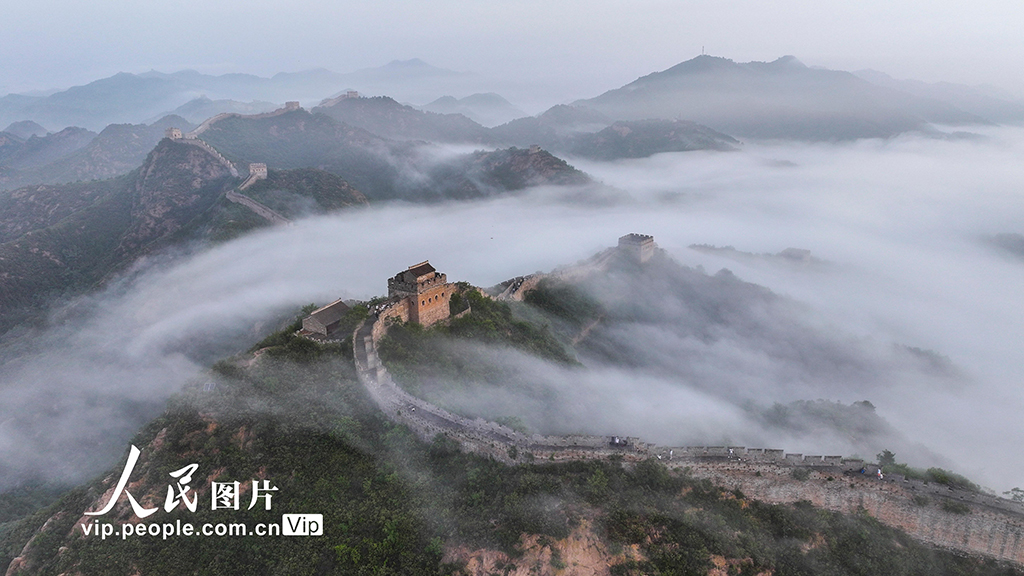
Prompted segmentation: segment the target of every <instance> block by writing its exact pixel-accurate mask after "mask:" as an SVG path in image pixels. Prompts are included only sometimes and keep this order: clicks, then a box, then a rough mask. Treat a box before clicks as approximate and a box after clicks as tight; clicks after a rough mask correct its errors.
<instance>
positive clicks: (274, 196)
mask: <svg viewBox="0 0 1024 576" xmlns="http://www.w3.org/2000/svg"><path fill="white" fill-rule="evenodd" d="M243 194H245V195H246V196H249V197H250V198H252V199H253V200H256V201H257V202H261V203H263V204H265V205H266V206H268V207H270V208H271V209H272V210H275V211H277V212H278V213H280V214H281V215H283V216H285V217H286V218H298V217H301V216H305V215H307V214H310V213H318V212H332V211H335V210H341V209H344V208H350V207H352V206H356V205H365V204H366V203H367V201H366V197H365V196H363V195H362V194H361V193H360V192H359V191H358V190H356V189H355V188H353V187H352V186H351V185H349V183H348V182H346V181H345V180H343V179H342V178H341V177H340V176H337V175H335V174H331V173H330V172H325V171H323V170H317V169H315V168H300V169H295V170H271V171H270V173H269V174H268V176H267V179H266V180H259V181H257V182H256V183H255V184H253V185H252V186H250V187H249V188H247V189H246V190H245V191H244V192H243Z"/></svg>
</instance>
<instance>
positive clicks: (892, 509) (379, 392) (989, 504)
mask: <svg viewBox="0 0 1024 576" xmlns="http://www.w3.org/2000/svg"><path fill="white" fill-rule="evenodd" d="M342 97H345V96H342ZM349 97H351V96H349ZM297 108H298V103H295V102H290V103H288V105H287V106H286V107H285V108H282V109H279V110H275V111H274V112H268V113H265V114H257V115H251V116H242V115H240V114H220V115H218V116H214V117H213V118H210V119H208V120H206V121H205V122H203V123H202V124H201V125H200V126H199V127H198V128H197V129H196V130H194V131H192V132H190V133H189V134H187V135H184V136H183V135H182V134H181V132H180V131H178V130H177V129H169V130H168V137H170V138H172V139H174V140H177V141H180V142H185V143H187V144H191V145H194V146H199V147H201V148H203V149H204V150H206V151H207V152H209V153H210V154H212V155H213V156H214V157H215V158H216V159H217V160H218V161H219V162H221V163H222V164H224V165H225V166H227V167H228V168H229V170H230V172H231V174H232V176H235V177H238V171H237V169H236V168H235V167H234V165H233V164H231V162H229V161H228V160H227V159H226V158H224V157H223V156H222V155H221V154H220V153H219V152H217V150H215V149H214V148H213V147H212V146H210V145H209V144H207V143H206V142H204V141H202V140H200V139H199V138H198V136H199V134H202V133H203V132H204V131H205V130H207V129H208V128H209V127H210V126H211V125H212V124H214V123H216V122H218V121H220V120H223V119H225V118H228V117H234V116H239V117H246V118H263V117H272V116H277V115H280V114H283V113H286V112H288V111H291V110H294V109H297ZM172 130H174V131H175V132H176V133H174V134H172ZM266 176H267V174H266V166H265V165H259V164H252V165H250V171H249V175H248V176H247V178H246V179H245V181H244V182H243V183H242V184H241V185H239V187H238V188H237V190H238V191H237V192H236V191H234V190H232V191H230V192H228V193H227V195H226V197H227V199H228V200H229V201H231V202H236V203H239V204H241V205H244V206H246V207H247V208H249V209H250V210H252V211H253V212H254V213H256V214H258V215H259V216H261V217H263V218H265V219H266V220H268V221H269V222H271V223H274V224H280V223H287V222H288V220H287V219H286V218H284V217H283V216H281V215H280V214H278V213H276V212H274V211H273V210H272V209H270V208H269V207H267V206H265V205H263V204H261V203H259V202H257V201H256V200H253V199H252V198H249V197H248V196H245V195H243V194H241V193H240V192H241V191H243V190H245V189H246V188H248V187H249V186H251V185H252V184H253V183H254V182H255V181H257V180H260V179H264V178H266ZM627 238H628V239H629V240H628V241H627V242H625V243H623V242H622V239H620V246H619V248H617V249H616V248H611V249H609V250H606V251H604V252H601V253H599V254H597V255H596V256H594V257H593V258H591V259H589V260H587V261H585V262H581V263H579V264H577V265H575V266H570V267H566V268H562V269H558V270H555V271H553V272H551V273H547V274H543V273H537V274H531V275H527V276H520V277H516V278H512V279H510V280H508V281H506V282H503V283H502V284H501V286H502V288H503V290H502V291H501V292H500V293H499V294H498V295H497V296H496V298H497V299H499V300H513V301H520V300H522V299H523V297H524V296H525V294H526V293H528V292H529V291H530V290H532V289H534V288H535V287H536V286H537V284H538V283H539V282H540V281H541V280H543V279H544V278H558V279H562V280H573V279H576V278H581V277H584V276H586V275H589V274H592V273H594V272H598V271H601V270H603V269H604V268H605V267H606V266H607V265H608V263H609V261H610V260H611V259H612V258H613V257H614V255H615V253H616V250H627V251H630V253H631V255H632V256H635V257H636V258H638V259H639V260H640V261H641V262H643V261H644V260H646V259H647V258H649V257H650V255H651V252H652V251H653V249H654V244H653V238H651V237H650V236H642V235H632V234H631V235H627V236H624V237H623V239H627ZM470 312H471V311H470V310H468V309H467V310H466V311H463V312H461V313H460V314H459V315H460V316H461V315H462V314H466V313H470ZM410 317H411V314H410V305H409V303H408V301H407V300H399V301H390V302H387V303H385V304H382V305H380V306H378V307H377V308H376V309H375V310H373V314H372V316H371V318H370V319H368V320H366V321H363V322H361V323H360V324H359V325H358V326H357V327H356V329H355V330H354V331H353V334H352V345H353V356H354V361H355V367H356V372H357V374H358V378H359V381H360V382H361V383H362V385H363V386H364V387H365V389H366V390H367V392H368V393H369V395H370V397H371V398H372V399H373V401H374V402H375V403H376V405H377V406H378V407H379V408H380V410H381V411H382V412H383V413H384V414H386V415H387V416H388V417H389V418H390V419H392V420H393V421H395V422H397V423H400V424H403V425H405V426H407V427H408V428H409V429H410V430H411V431H412V432H413V433H414V434H415V435H416V436H418V437H419V438H421V439H422V440H423V441H426V442H430V441H432V440H433V439H434V438H435V437H436V436H437V435H442V436H444V437H446V438H448V439H450V440H452V441H454V442H456V443H457V444H458V445H459V446H460V447H461V448H462V449H463V450H465V451H467V452H472V453H476V454H480V455H483V456H487V457H490V458H494V459H495V460H499V461H502V462H505V463H508V464H525V463H529V462H534V461H548V462H564V461H571V460H582V459H607V458H613V457H615V458H619V459H621V460H622V461H623V462H626V463H629V462H637V461H640V460H644V459H648V458H657V459H659V460H661V461H662V462H663V463H664V464H666V465H667V466H668V467H670V468H675V469H685V470H686V471H687V472H688V473H689V474H691V475H692V476H694V477H696V478H705V479H708V480H711V481H713V482H714V483H715V484H717V485H720V486H723V487H727V488H730V489H737V490H740V491H741V492H743V493H744V494H745V495H746V496H748V497H751V498H755V499H757V500H761V501H764V502H767V503H779V504H783V503H785V504H788V503H794V502H798V501H809V502H811V503H812V504H814V505H815V506H818V507H821V508H824V509H828V510H833V511H838V512H846V513H862V512H866V513H868V514H870V515H871V516H873V517H874V518H876V519H878V520H879V521H881V522H882V523H884V524H886V525H888V526H891V527H894V528H898V529H901V530H903V531H905V532H906V533H907V534H910V535H911V536H913V537H915V538H918V539H920V540H922V541H924V542H927V543H930V544H933V545H935V546H939V547H943V548H947V549H951V550H955V551H960V552H966V553H970V554H978V555H983V556H988V557H992V558H996V559H999V560H1004V561H1009V562H1013V563H1016V564H1018V565H1020V566H1024V545H1022V544H1024V543H1022V540H1024V504H1021V503H1019V502H1014V501H1010V500H1007V499H1004V498H998V497H996V496H991V495H987V494H981V493H978V492H972V491H967V490H954V489H951V488H949V487H947V486H945V485H940V484H936V483H931V484H929V483H927V482H921V481H918V480H912V479H907V478H904V477H902V476H900V475H897V474H892V475H887V476H886V477H885V478H878V477H876V476H875V475H874V474H872V473H871V467H870V465H868V464H867V463H865V462H864V461H863V460H860V459H851V458H843V457H841V456H818V455H806V456H805V455H802V454H793V453H786V452H785V451H783V450H781V449H769V448H756V449H755V448H746V447H744V446H680V447H662V446H657V445H655V444H651V443H648V442H644V441H643V440H641V439H639V438H634V437H627V436H592V435H566V436H551V435H541V434H525V433H522V432H519V431H517V430H514V429H512V428H510V427H508V426H504V425H501V424H498V423H496V422H490V421H487V420H484V419H482V418H467V417H464V416H460V415H457V414H454V413H452V412H449V411H447V410H445V409H443V408H440V407H438V406H435V405H433V404H431V403H429V402H427V401H425V400H423V399H421V398H417V397H415V396H413V395H411V394H409V393H408V392H406V391H405V390H403V389H402V388H401V387H399V386H398V385H397V384H396V383H395V381H394V380H393V379H392V377H391V375H390V374H389V373H388V371H387V368H386V367H385V366H384V365H383V363H382V362H381V360H380V357H379V356H378V354H377V342H378V341H379V340H380V338H381V337H383V336H384V335H385V334H386V332H387V328H388V324H389V323H390V322H394V321H396V320H403V321H408V320H409V319H410ZM797 470H801V471H806V477H805V478H803V479H798V478H797V477H796V476H797V475H796V474H794V471H797ZM950 504H952V506H951V505H950ZM956 505H959V507H957V506H956Z"/></svg>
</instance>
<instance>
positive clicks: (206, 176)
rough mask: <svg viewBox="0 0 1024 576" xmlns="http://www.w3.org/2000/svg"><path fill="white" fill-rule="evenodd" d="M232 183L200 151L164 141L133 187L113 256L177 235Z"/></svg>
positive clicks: (222, 167)
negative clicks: (127, 222)
mask: <svg viewBox="0 0 1024 576" xmlns="http://www.w3.org/2000/svg"><path fill="white" fill-rule="evenodd" d="M234 183H235V180H234V178H233V177H232V175H231V171H230V170H229V168H228V167H227V166H225V165H224V163H223V162H221V161H220V159H218V158H217V157H215V156H213V155H211V154H210V153H209V152H207V151H206V150H205V149H204V148H201V147H197V146H193V145H188V144H183V143H181V142H178V141H171V140H166V139H165V140H163V141H161V142H160V144H159V145H157V147H156V148H154V149H153V151H152V152H151V153H150V155H149V157H148V158H147V159H146V163H145V164H144V165H143V166H142V169H141V171H140V173H139V175H138V178H137V179H136V181H135V184H134V189H133V192H134V194H133V196H134V198H133V205H132V209H131V225H130V226H129V227H128V229H127V230H126V231H125V233H124V235H123V236H122V238H121V242H120V244H119V246H118V248H117V251H116V253H117V254H126V253H129V252H133V251H135V250H138V249H139V248H141V247H143V246H146V245H147V244H149V243H150V242H152V241H154V240H156V239H158V238H161V237H163V236H166V235H168V234H172V233H174V232H177V231H178V230H180V229H181V228H182V227H183V226H184V225H185V224H186V223H187V222H189V221H190V220H191V219H192V218H194V217H196V216H197V215H199V214H200V213H202V212H203V211H205V210H207V209H208V208H210V206H212V205H213V203H214V202H216V201H217V200H218V199H219V198H220V196H221V195H222V194H223V193H224V192H226V191H227V190H228V189H230V188H231V187H233V185H234Z"/></svg>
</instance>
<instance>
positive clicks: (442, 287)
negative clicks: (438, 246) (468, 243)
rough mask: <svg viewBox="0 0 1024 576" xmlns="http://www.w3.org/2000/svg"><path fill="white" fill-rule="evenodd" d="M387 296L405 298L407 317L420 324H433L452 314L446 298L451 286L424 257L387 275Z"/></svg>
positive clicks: (448, 297) (449, 296) (448, 298)
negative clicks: (405, 267) (390, 275)
mask: <svg viewBox="0 0 1024 576" xmlns="http://www.w3.org/2000/svg"><path fill="white" fill-rule="evenodd" d="M388 297H390V298H400V299H406V300H407V301H408V303H409V321H410V322H417V323H419V324H422V325H423V326H430V325H431V324H435V323H437V322H439V321H441V320H444V319H445V318H448V316H449V315H450V314H451V311H450V310H449V308H448V301H449V300H450V299H451V297H452V286H451V284H448V279H447V277H446V276H445V275H444V274H442V273H440V272H438V271H437V270H435V269H434V267H433V266H431V265H430V262H429V261H427V260H424V261H423V262H420V263H419V264H413V265H412V266H409V268H408V269H407V270H404V271H402V272H399V273H398V274H396V275H395V277H394V278H388Z"/></svg>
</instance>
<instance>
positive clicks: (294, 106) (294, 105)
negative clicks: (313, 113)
mask: <svg viewBox="0 0 1024 576" xmlns="http://www.w3.org/2000/svg"><path fill="white" fill-rule="evenodd" d="M284 109H285V110H298V109H299V102H298V101H297V100H290V101H288V102H285V103H284Z"/></svg>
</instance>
